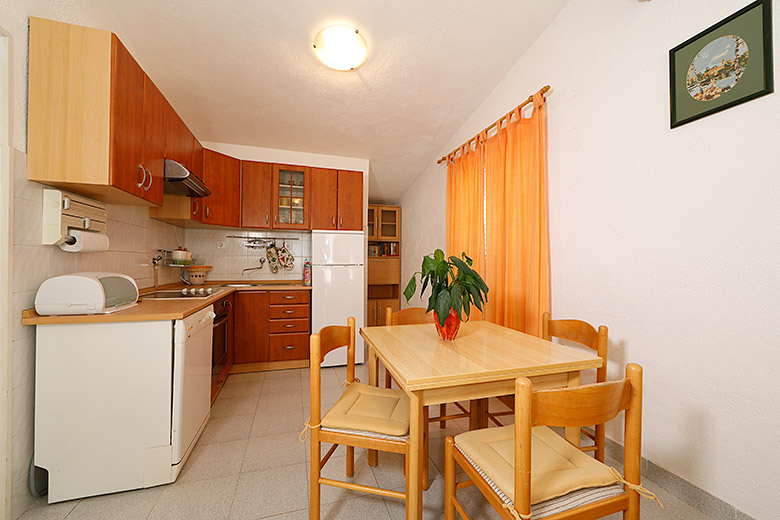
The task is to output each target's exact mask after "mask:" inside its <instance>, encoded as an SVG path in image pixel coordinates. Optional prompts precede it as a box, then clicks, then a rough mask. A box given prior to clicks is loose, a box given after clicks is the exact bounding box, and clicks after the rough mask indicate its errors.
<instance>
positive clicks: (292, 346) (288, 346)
mask: <svg viewBox="0 0 780 520" xmlns="http://www.w3.org/2000/svg"><path fill="white" fill-rule="evenodd" d="M282 348H283V349H284V350H292V349H294V348H295V345H286V346H284V347H282Z"/></svg>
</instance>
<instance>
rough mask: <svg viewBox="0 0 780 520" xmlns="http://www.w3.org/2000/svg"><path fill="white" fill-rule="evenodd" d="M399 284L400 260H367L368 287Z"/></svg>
mask: <svg viewBox="0 0 780 520" xmlns="http://www.w3.org/2000/svg"><path fill="white" fill-rule="evenodd" d="M399 283H401V259H400V258H369V259H368V285H393V284H399Z"/></svg>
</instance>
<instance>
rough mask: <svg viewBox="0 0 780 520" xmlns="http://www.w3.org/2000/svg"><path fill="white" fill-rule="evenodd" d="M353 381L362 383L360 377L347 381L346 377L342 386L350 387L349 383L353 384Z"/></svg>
mask: <svg viewBox="0 0 780 520" xmlns="http://www.w3.org/2000/svg"><path fill="white" fill-rule="evenodd" d="M352 383H360V379H358V378H357V377H356V378H355V380H354V381H347V380H346V379H345V380H344V381H342V382H341V386H343V387H344V388H349V385H351V384H352Z"/></svg>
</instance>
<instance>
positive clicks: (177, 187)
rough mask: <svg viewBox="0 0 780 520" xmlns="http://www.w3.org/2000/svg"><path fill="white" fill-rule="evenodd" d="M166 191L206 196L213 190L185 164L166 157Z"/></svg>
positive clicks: (174, 193)
mask: <svg viewBox="0 0 780 520" xmlns="http://www.w3.org/2000/svg"><path fill="white" fill-rule="evenodd" d="M163 191H164V192H165V193H169V194H171V195H186V196H187V197H206V196H208V195H211V190H210V189H208V188H207V187H206V185H205V184H203V181H202V180H200V179H198V178H197V177H196V176H195V174H194V173H192V172H191V171H189V170H188V169H187V168H186V167H185V166H184V165H183V164H180V163H177V162H176V161H173V160H171V159H165V184H164V187H163Z"/></svg>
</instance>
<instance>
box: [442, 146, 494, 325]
mask: <svg viewBox="0 0 780 520" xmlns="http://www.w3.org/2000/svg"><path fill="white" fill-rule="evenodd" d="M460 151H461V153H460V154H459V155H458V156H457V157H450V158H448V160H447V255H448V256H457V257H458V258H460V255H461V253H466V255H467V256H468V257H469V258H471V259H472V260H473V261H474V263H473V265H472V267H473V268H474V269H475V270H476V271H477V272H478V273H480V274H483V273H484V272H485V271H484V265H485V258H484V255H485V253H484V251H485V234H484V229H485V219H484V209H485V205H484V204H485V203H484V201H485V176H484V160H485V158H484V136H479V137H478V138H477V143H476V147H475V149H474V150H472V149H471V147H470V145H465V146H464V147H463V148H461V150H460ZM483 277H484V276H483ZM486 281H487V280H486ZM488 287H490V285H489V284H488ZM490 296H491V295H490V294H488V298H490ZM479 315H480V313H479V311H478V310H476V309H472V312H471V318H472V319H478V318H479Z"/></svg>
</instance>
